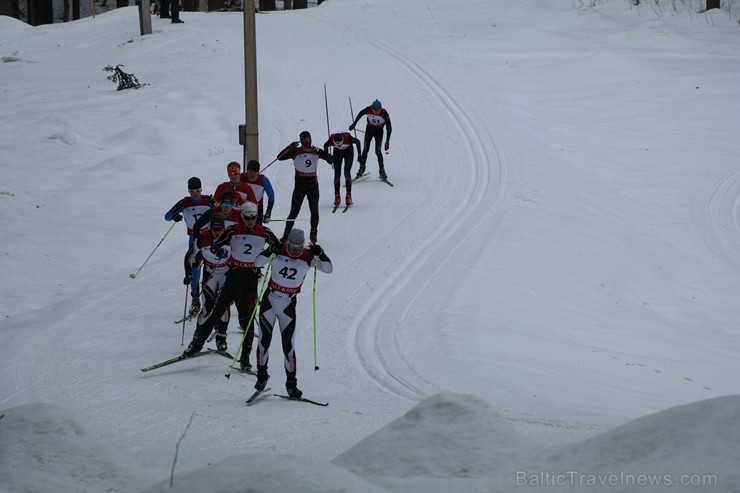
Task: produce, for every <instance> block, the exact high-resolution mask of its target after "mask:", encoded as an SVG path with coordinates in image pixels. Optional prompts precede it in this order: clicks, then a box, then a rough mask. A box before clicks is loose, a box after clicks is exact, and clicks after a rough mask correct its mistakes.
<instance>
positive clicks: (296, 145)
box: [290, 142, 298, 147]
mask: <svg viewBox="0 0 740 493" xmlns="http://www.w3.org/2000/svg"><path fill="white" fill-rule="evenodd" d="M290 147H298V142H291V143H290Z"/></svg>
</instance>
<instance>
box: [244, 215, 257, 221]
mask: <svg viewBox="0 0 740 493" xmlns="http://www.w3.org/2000/svg"><path fill="white" fill-rule="evenodd" d="M242 217H243V218H244V220H245V221H256V220H257V216H245V215H244V214H242Z"/></svg>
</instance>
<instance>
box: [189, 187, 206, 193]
mask: <svg viewBox="0 0 740 493" xmlns="http://www.w3.org/2000/svg"><path fill="white" fill-rule="evenodd" d="M201 190H203V189H202V188H191V189H190V190H188V192H190V193H200V192H201Z"/></svg>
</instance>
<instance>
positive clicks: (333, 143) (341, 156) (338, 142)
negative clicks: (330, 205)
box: [324, 132, 360, 206]
mask: <svg viewBox="0 0 740 493" xmlns="http://www.w3.org/2000/svg"><path fill="white" fill-rule="evenodd" d="M353 144H354V145H355V147H357V154H358V155H359V154H360V140H359V139H357V138H355V137H353V136H352V135H350V134H349V133H348V132H335V133H333V134H331V135H330V136H329V139H328V140H327V141H326V142H324V151H326V152H329V147H334V205H339V204H340V203H342V197H341V195H339V187H340V185H341V181H342V164H344V184H345V186H346V187H347V195H346V197H345V205H348V206H349V205H352V162H353V161H354V159H355V151H354V148H353V147H352V145H353Z"/></svg>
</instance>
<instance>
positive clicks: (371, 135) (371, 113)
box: [349, 99, 393, 180]
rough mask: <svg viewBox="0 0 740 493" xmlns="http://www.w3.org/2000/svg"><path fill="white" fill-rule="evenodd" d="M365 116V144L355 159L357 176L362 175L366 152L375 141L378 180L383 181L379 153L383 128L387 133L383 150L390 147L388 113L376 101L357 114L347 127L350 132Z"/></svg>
mask: <svg viewBox="0 0 740 493" xmlns="http://www.w3.org/2000/svg"><path fill="white" fill-rule="evenodd" d="M365 115H367V125H366V126H365V143H364V145H363V148H362V154H361V155H360V157H359V158H357V162H358V163H360V169H359V170H358V171H357V176H360V175H362V174H363V173H364V172H365V163H366V162H367V152H368V151H369V150H370V142H371V141H372V140H373V139H375V155H376V156H377V157H378V167H379V168H380V178H381V179H383V180H385V179H386V175H385V167H384V166H383V153H382V152H380V145H381V144H382V142H383V128H384V127H385V128H387V129H388V133H387V135H386V138H385V150H386V151H387V150H388V149H390V146H391V131H392V130H393V128H392V126H391V117H390V115H389V114H388V111H387V110H386V109H385V108H383V105H382V104H380V101H378V100H377V99H376V100H375V101H373V104H371V105H370V106H368V107H367V108H365V109H363V110H361V111H360V112H359V113H357V116H356V117H355V121H353V122H352V124H351V125H350V126H349V129H350V130H354V129H355V125H357V122H358V121H360V118H362V117H363V116H365Z"/></svg>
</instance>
